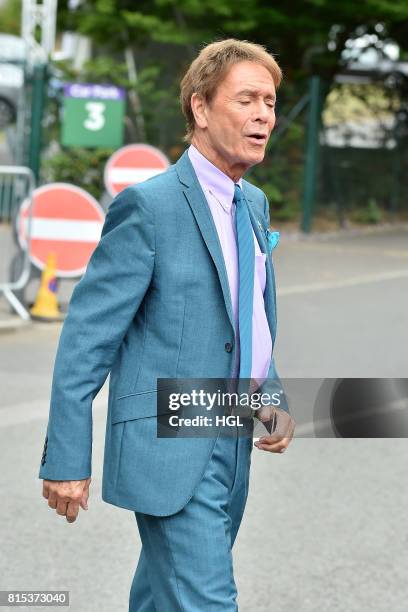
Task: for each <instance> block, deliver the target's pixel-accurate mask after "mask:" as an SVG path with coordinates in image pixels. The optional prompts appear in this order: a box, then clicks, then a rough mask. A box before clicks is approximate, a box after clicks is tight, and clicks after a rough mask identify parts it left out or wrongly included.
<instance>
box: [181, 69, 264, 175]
mask: <svg viewBox="0 0 408 612" xmlns="http://www.w3.org/2000/svg"><path fill="white" fill-rule="evenodd" d="M275 99H276V92H275V85H274V82H273V79H272V76H271V74H270V72H269V71H268V70H267V69H266V68H265V67H264V66H261V65H260V64H257V63H255V62H248V61H243V62H239V63H238V64H234V65H233V66H231V68H230V69H229V71H228V73H227V74H226V76H225V78H224V80H223V81H222V82H221V83H220V85H219V86H218V88H217V91H216V93H215V95H214V97H213V99H212V100H211V102H210V103H209V104H208V103H205V102H204V103H203V104H202V107H200V108H198V113H199V114H198V116H199V123H198V125H199V127H200V128H201V129H200V130H198V131H199V132H200V134H198V136H199V139H200V140H201V141H204V145H205V150H206V152H207V153H208V152H209V151H212V153H213V156H212V157H213V159H212V160H211V161H213V162H214V163H216V165H218V166H219V167H220V168H221V169H224V168H225V169H224V171H226V173H227V174H228V175H231V174H234V175H236V176H238V175H242V174H243V173H244V172H245V170H247V169H248V168H249V167H251V166H253V165H254V164H258V163H259V162H261V161H262V160H263V158H264V155H265V148H266V144H267V142H268V139H269V136H270V134H271V132H272V130H273V127H274V125H275ZM196 119H197V117H196ZM193 142H194V140H193ZM197 142H200V141H197ZM222 166H224V168H223V167H222Z"/></svg>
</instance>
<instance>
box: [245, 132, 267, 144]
mask: <svg viewBox="0 0 408 612" xmlns="http://www.w3.org/2000/svg"><path fill="white" fill-rule="evenodd" d="M247 138H249V140H250V141H251V142H253V143H254V144H257V145H263V144H265V143H266V141H267V138H268V137H267V135H266V134H257V133H254V134H248V135H247Z"/></svg>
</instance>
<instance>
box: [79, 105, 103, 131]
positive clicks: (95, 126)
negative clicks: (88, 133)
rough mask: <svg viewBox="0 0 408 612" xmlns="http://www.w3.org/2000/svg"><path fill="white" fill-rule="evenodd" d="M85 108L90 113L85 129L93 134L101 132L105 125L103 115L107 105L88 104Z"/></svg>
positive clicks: (85, 122)
mask: <svg viewBox="0 0 408 612" xmlns="http://www.w3.org/2000/svg"><path fill="white" fill-rule="evenodd" d="M85 108H86V110H87V111H88V117H87V118H86V119H85V121H84V127H85V128H86V129H87V130H92V131H93V132H96V131H97V130H101V129H102V128H103V126H104V125H105V117H104V114H103V113H104V112H105V108H106V105H105V104H104V103H103V102H87V103H86V104H85Z"/></svg>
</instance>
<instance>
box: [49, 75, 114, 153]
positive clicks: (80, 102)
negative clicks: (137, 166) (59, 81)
mask: <svg viewBox="0 0 408 612" xmlns="http://www.w3.org/2000/svg"><path fill="white" fill-rule="evenodd" d="M124 115H125V90H124V89H122V88H121V87H115V86H114V85H98V84H92V83H67V84H66V85H65V87H64V111H63V122H62V137H61V142H62V144H63V145H64V146H67V147H109V148H118V147H121V146H122V144H123V119H124Z"/></svg>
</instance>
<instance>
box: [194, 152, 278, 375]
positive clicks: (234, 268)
mask: <svg viewBox="0 0 408 612" xmlns="http://www.w3.org/2000/svg"><path fill="white" fill-rule="evenodd" d="M188 156H189V158H190V161H191V163H192V165H193V168H194V171H195V173H196V175H197V178H198V181H199V183H200V185H201V188H202V190H203V192H204V195H205V197H206V200H207V202H208V206H209V208H210V211H211V214H212V217H213V220H214V223H215V227H216V229H217V233H218V238H219V241H220V244H221V249H222V253H223V256H224V262H225V267H226V270H227V275H228V281H229V288H230V294H231V302H232V309H233V313H234V322H235V334H236V342H237V347H236V348H237V350H236V361H235V366H234V372H233V378H234V377H235V376H237V375H238V372H239V327H238V282H239V276H238V249H237V238H236V228H235V204H234V203H233V201H232V200H233V197H234V182H233V181H232V180H231V179H230V178H229V177H228V176H227V175H226V174H224V173H223V172H221V170H219V169H218V168H217V167H216V166H214V164H212V163H211V162H210V161H208V159H207V158H206V157H204V156H203V155H202V154H201V153H200V152H199V151H198V149H197V148H196V147H194V145H190V147H189V149H188ZM238 184H239V185H240V187H241V186H242V185H241V180H239V181H238ZM252 233H253V237H254V243H255V270H254V272H255V273H254V304H253V314H252V370H251V378H253V379H256V381H257V383H258V384H259V385H261V384H262V382H263V381H264V380H265V378H267V375H268V370H269V365H270V360H271V354H272V338H271V333H270V330H269V325H268V320H267V318H266V313H265V304H264V298H263V293H264V290H265V282H266V271H265V258H266V255H265V254H264V253H262V252H261V249H260V248H259V244H258V241H257V239H256V236H255V233H254V231H253V230H252Z"/></svg>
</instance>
